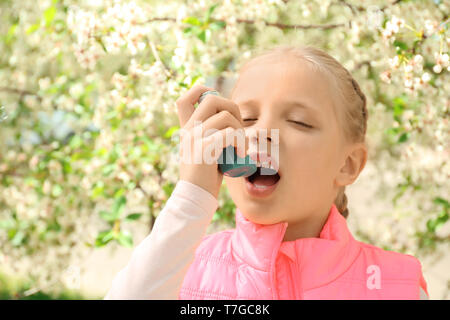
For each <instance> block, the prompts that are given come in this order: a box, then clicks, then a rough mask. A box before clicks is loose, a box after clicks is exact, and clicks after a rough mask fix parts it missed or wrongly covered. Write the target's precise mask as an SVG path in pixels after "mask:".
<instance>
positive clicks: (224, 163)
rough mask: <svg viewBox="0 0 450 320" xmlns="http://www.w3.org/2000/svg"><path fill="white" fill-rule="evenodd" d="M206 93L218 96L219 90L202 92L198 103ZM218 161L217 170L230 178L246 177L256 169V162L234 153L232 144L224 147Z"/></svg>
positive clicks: (248, 157)
mask: <svg viewBox="0 0 450 320" xmlns="http://www.w3.org/2000/svg"><path fill="white" fill-rule="evenodd" d="M208 94H214V95H216V96H220V94H219V92H217V91H216V90H214V91H206V92H203V93H202V95H201V96H200V98H199V99H198V104H200V103H201V102H202V101H203V99H204V98H205V96H206V95H208ZM218 162H219V164H218V167H219V170H220V171H221V172H222V173H223V174H224V175H225V176H228V177H232V178H239V177H248V176H251V175H252V174H254V173H255V172H256V170H257V167H256V162H255V161H254V160H253V159H252V158H250V156H248V155H247V156H246V157H245V159H244V158H241V157H239V156H238V155H237V154H236V150H235V148H234V146H227V147H226V148H224V149H223V150H222V153H221V155H220V157H219V161H218Z"/></svg>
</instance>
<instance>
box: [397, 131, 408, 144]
mask: <svg viewBox="0 0 450 320" xmlns="http://www.w3.org/2000/svg"><path fill="white" fill-rule="evenodd" d="M408 139H409V132H403V134H402V135H401V136H400V137H399V138H398V141H397V142H398V143H403V142H405V141H407V140H408Z"/></svg>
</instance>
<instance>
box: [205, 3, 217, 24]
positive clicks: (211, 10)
mask: <svg viewBox="0 0 450 320" xmlns="http://www.w3.org/2000/svg"><path fill="white" fill-rule="evenodd" d="M218 5H219V4H218V3H216V4H214V5H212V6H211V7H209V9H208V11H206V14H205V19H204V21H205V22H206V23H208V22H209V19H210V18H211V14H212V13H213V11H214V9H215V8H217V6H218Z"/></svg>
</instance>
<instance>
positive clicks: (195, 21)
mask: <svg viewBox="0 0 450 320" xmlns="http://www.w3.org/2000/svg"><path fill="white" fill-rule="evenodd" d="M181 22H183V23H187V24H191V25H193V26H200V25H201V24H202V23H201V22H200V20H198V19H197V18H196V17H186V18H184V19H183V20H182V21H181Z"/></svg>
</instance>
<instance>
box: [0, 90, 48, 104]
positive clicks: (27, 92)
mask: <svg viewBox="0 0 450 320" xmlns="http://www.w3.org/2000/svg"><path fill="white" fill-rule="evenodd" d="M1 91H3V92H8V93H15V94H18V95H20V97H21V98H22V97H23V96H35V97H37V98H38V99H39V101H41V100H42V98H41V97H40V96H39V95H38V94H37V93H35V92H31V91H28V90H21V89H17V88H10V87H0V92H1Z"/></svg>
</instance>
